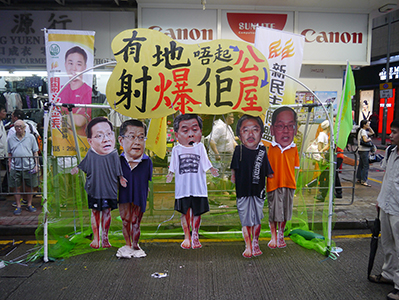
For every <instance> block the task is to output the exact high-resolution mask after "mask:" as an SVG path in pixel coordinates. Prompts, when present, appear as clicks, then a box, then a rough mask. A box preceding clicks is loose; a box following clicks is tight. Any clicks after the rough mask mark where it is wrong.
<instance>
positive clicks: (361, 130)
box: [357, 128, 370, 151]
mask: <svg viewBox="0 0 399 300" xmlns="http://www.w3.org/2000/svg"><path fill="white" fill-rule="evenodd" d="M363 137H366V139H368V137H369V135H368V134H367V131H366V130H365V129H363V128H362V129H360V131H359V134H358V137H357V145H358V147H359V148H358V149H357V150H358V151H370V147H366V146H363V145H361V144H360V139H362V138H363Z"/></svg>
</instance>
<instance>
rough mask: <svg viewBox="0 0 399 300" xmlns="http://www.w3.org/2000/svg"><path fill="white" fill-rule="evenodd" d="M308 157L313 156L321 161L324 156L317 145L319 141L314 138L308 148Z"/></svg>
mask: <svg viewBox="0 0 399 300" xmlns="http://www.w3.org/2000/svg"><path fill="white" fill-rule="evenodd" d="M306 153H307V157H309V158H312V159H314V160H317V161H321V160H322V159H323V157H322V156H321V155H320V152H319V147H318V145H317V141H316V140H313V141H312V142H311V143H310V145H309V147H308V148H307V149H306Z"/></svg>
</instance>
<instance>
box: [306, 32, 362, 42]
mask: <svg viewBox="0 0 399 300" xmlns="http://www.w3.org/2000/svg"><path fill="white" fill-rule="evenodd" d="M301 34H302V35H303V36H304V37H305V42H306V43H314V42H316V43H334V44H339V43H344V44H348V43H352V44H362V43H363V33H361V32H352V33H349V32H332V31H330V32H325V31H320V32H316V31H315V30H313V29H305V30H303V31H302V32H301Z"/></svg>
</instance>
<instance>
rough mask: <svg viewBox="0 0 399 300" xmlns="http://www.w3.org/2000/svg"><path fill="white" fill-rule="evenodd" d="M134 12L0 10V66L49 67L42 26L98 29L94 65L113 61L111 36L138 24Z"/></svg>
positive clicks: (6, 67)
mask: <svg viewBox="0 0 399 300" xmlns="http://www.w3.org/2000/svg"><path fill="white" fill-rule="evenodd" d="M134 20H135V14H134V12H96V11H90V12H89V11H23V10H15V11H10V10H2V11H0V28H1V32H0V69H2V70H13V69H18V68H24V69H26V68H35V69H36V70H38V69H43V70H45V68H46V56H45V41H44V35H43V32H42V29H44V28H47V29H74V30H95V31H96V44H95V58H94V64H95V65H97V64H100V63H104V62H107V61H109V60H113V54H112V51H111V47H110V44H111V41H112V38H113V37H114V36H115V35H116V34H117V33H119V32H120V30H121V29H124V28H132V27H135V21H134Z"/></svg>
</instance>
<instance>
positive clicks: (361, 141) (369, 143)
mask: <svg viewBox="0 0 399 300" xmlns="http://www.w3.org/2000/svg"><path fill="white" fill-rule="evenodd" d="M360 145H362V146H365V147H370V148H372V147H374V144H373V143H372V142H371V141H368V142H365V141H364V140H363V138H360Z"/></svg>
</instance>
